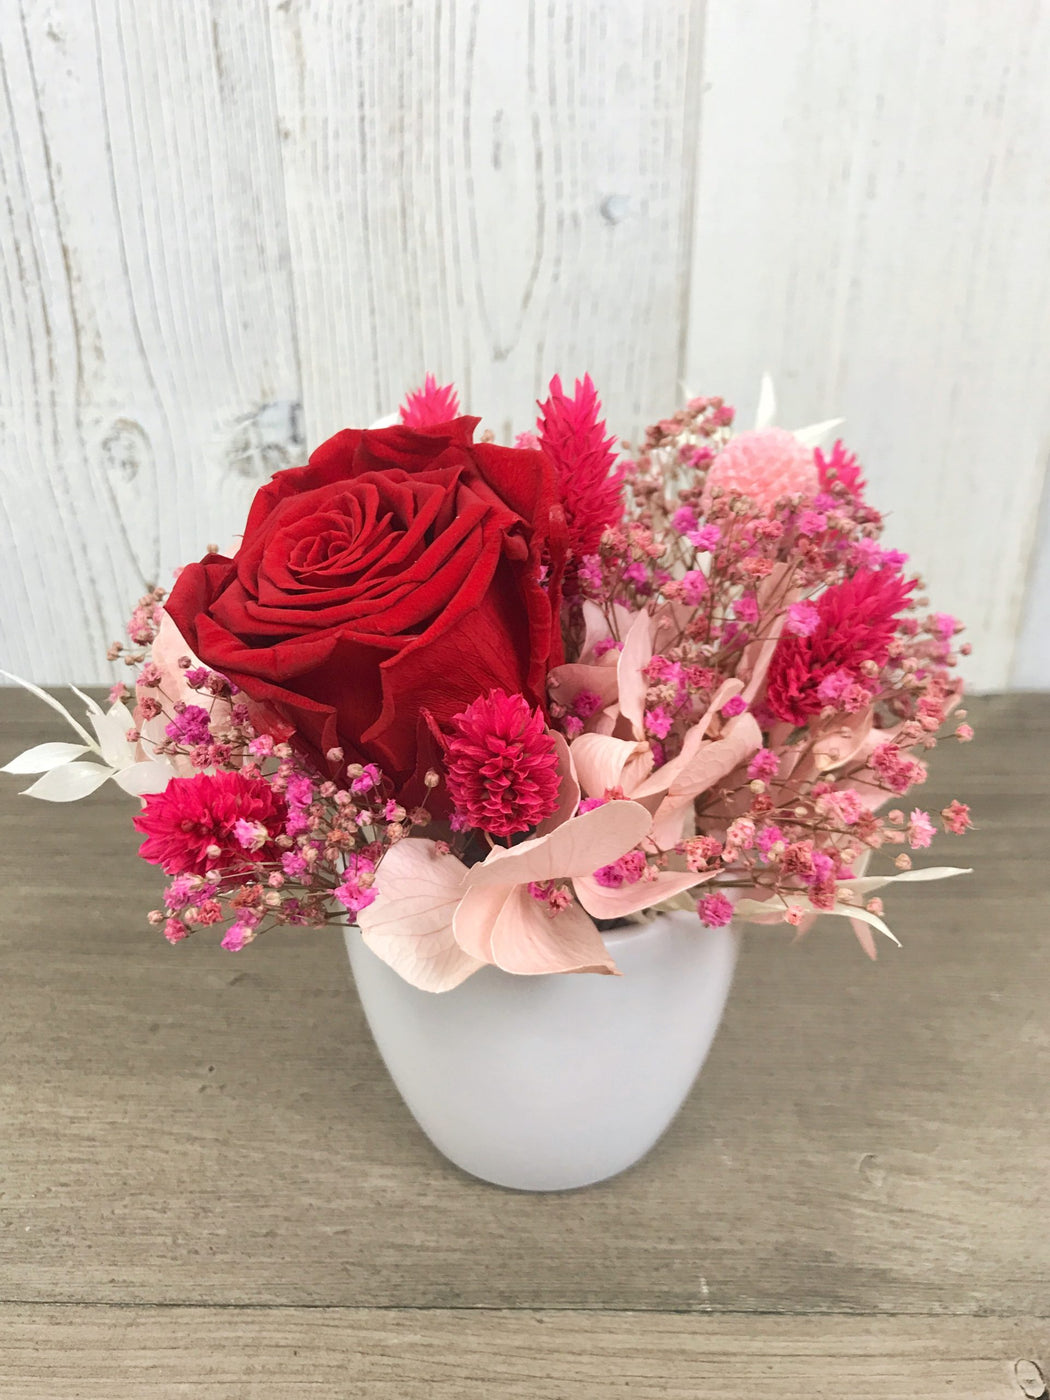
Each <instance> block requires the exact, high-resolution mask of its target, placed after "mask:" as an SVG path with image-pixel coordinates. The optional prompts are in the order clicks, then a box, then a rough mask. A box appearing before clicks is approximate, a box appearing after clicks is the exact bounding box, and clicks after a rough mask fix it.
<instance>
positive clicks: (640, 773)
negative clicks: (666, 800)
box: [570, 734, 662, 797]
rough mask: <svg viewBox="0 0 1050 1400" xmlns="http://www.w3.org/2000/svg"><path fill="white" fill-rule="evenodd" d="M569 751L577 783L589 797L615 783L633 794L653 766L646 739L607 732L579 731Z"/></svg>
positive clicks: (627, 793) (598, 793)
mask: <svg viewBox="0 0 1050 1400" xmlns="http://www.w3.org/2000/svg"><path fill="white" fill-rule="evenodd" d="M570 752H571V753H572V761H573V763H574V765H575V767H576V775H577V777H578V778H579V780H580V787H581V788H582V789H583V791H584V792H585V793H586V794H587V796H588V797H604V795H605V793H606V792H607V791H608V790H609V789H610V788H617V787H618V788H622V789H623V791H624V794H625V795H626V796H628V797H634V788H635V787H636V786H637V785H638V784H639V783H641V782H642V781H643V780H644V779H645V778H646V777H647V776H648V775H649V773H650V771H651V770H652V766H653V752H652V749H651V748H650V747H649V745H648V744H647V743H645V742H644V741H642V742H639V741H636V740H634V739H614V738H613V737H612V735H609V734H581V735H580V737H579V738H578V739H574V740H573V741H572V745H571V746H570ZM659 790H660V791H662V788H661V789H659Z"/></svg>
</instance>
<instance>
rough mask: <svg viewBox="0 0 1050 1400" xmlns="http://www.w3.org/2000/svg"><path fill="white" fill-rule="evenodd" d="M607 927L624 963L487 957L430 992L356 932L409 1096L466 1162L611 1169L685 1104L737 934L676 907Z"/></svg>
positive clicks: (517, 1178) (363, 982)
mask: <svg viewBox="0 0 1050 1400" xmlns="http://www.w3.org/2000/svg"><path fill="white" fill-rule="evenodd" d="M604 938H605V942H606V944H607V945H608V947H609V950H610V952H611V953H612V956H613V958H614V959H615V961H616V964H617V966H618V967H619V968H620V971H621V972H622V974H623V975H622V976H621V977H606V976H600V975H596V974H592V973H581V974H567V975H566V974H563V975H560V976H542V977H517V976H514V975H512V974H510V973H506V972H501V971H499V970H498V969H497V968H493V967H485V968H482V969H481V970H480V971H479V972H476V973H475V974H474V975H473V976H472V977H468V978H467V980H466V981H465V982H463V983H462V984H461V985H460V986H459V987H456V988H454V989H453V990H452V991H450V992H442V993H439V994H434V993H431V992H421V991H419V990H418V988H416V987H412V986H410V985H409V984H408V983H407V982H405V981H404V980H403V979H402V978H401V977H399V976H398V975H397V973H396V972H394V971H393V970H392V969H391V968H389V967H388V966H387V965H386V963H384V962H382V961H381V960H380V959H379V958H377V957H376V955H375V954H374V953H373V952H372V951H371V950H370V949H369V948H367V947H366V946H365V945H364V943H363V942H362V940H361V935H360V933H359V932H358V930H357V929H356V928H348V929H347V930H346V944H347V950H348V952H349V954H350V963H351V966H352V968H353V972H354V979H355V981H356V983H357V989H358V993H359V995H360V997H361V1004H362V1006H363V1007H364V1011H365V1015H366V1017H367V1018H368V1024H369V1027H370V1028H371V1031H372V1035H373V1036H374V1038H375V1042H376V1045H377V1046H378V1047H379V1052H380V1054H381V1055H382V1057H383V1060H384V1061H385V1063H386V1067H387V1069H388V1070H389V1071H390V1075H391V1077H392V1078H393V1080H394V1083H395V1084H396V1085H397V1088H398V1090H399V1091H400V1093H401V1097H402V1098H403V1099H404V1101H405V1103H406V1104H407V1105H408V1107H409V1109H410V1110H411V1112H412V1115H413V1117H414V1118H415V1120H416V1122H417V1123H418V1124H419V1126H420V1127H421V1128H422V1129H423V1131H424V1132H425V1133H426V1135H427V1137H428V1138H429V1139H430V1140H431V1142H432V1143H433V1144H434V1146H435V1147H436V1148H437V1149H438V1150H439V1151H440V1152H443V1153H444V1154H445V1156H446V1157H448V1158H449V1159H450V1161H452V1162H454V1163H455V1164H456V1166H458V1167H462V1168H463V1170H464V1171H466V1172H469V1173H470V1174H471V1175H472V1176H477V1177H481V1178H482V1180H484V1181H490V1182H493V1183H495V1184H496V1185H497V1186H509V1187H513V1188H515V1189H517V1190H519V1191H564V1190H568V1189H570V1188H572V1187H577V1186H587V1185H590V1184H591V1183H593V1182H596V1181H603V1180H605V1178H607V1177H610V1176H615V1175H616V1174H617V1172H622V1171H624V1170H625V1169H626V1168H627V1167H629V1166H631V1165H633V1163H635V1162H637V1161H638V1160H639V1158H641V1157H643V1156H644V1155H645V1154H646V1153H647V1152H648V1151H649V1149H650V1148H651V1147H652V1146H653V1145H654V1143H655V1142H656V1141H657V1139H658V1138H659V1137H660V1136H661V1135H662V1134H663V1132H664V1131H665V1130H666V1129H667V1128H668V1127H669V1125H670V1123H671V1121H672V1120H673V1118H674V1116H675V1114H676V1113H677V1112H678V1110H679V1109H680V1108H681V1106H682V1104H683V1103H684V1101H685V1099H686V1096H687V1095H688V1093H689V1090H690V1088H691V1087H692V1084H693V1081H694V1080H695V1078H696V1075H697V1073H698V1071H699V1070H700V1067H701V1065H702V1064H703V1062H704V1059H705V1058H706V1056H707V1052H708V1050H709V1049H710V1046H711V1042H712V1040H713V1039H714V1036H715V1031H716V1030H717V1029H718V1024H719V1021H720V1020H721V1018H722V1011H723V1008H724V1007H725V1003H726V997H727V996H728V994H729V987H730V984H731V982H732V979H733V970H734V967H735V964H736V957H737V950H738V946H739V935H738V934H737V933H736V932H735V931H734V930H732V929H731V928H723V929H705V928H704V927H703V926H702V925H701V924H700V923H699V922H698V920H697V917H696V915H695V914H693V913H673V914H661V915H659V916H657V918H656V919H654V920H653V921H652V922H651V923H648V924H644V925H639V926H637V927H634V928H630V929H623V930H616V931H614V932H611V933H607V934H605V935H604Z"/></svg>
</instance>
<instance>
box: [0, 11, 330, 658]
mask: <svg viewBox="0 0 1050 1400" xmlns="http://www.w3.org/2000/svg"><path fill="white" fill-rule="evenodd" d="M0 45H2V65H3V69H2V75H0V76H2V84H0V122H2V123H3V125H2V128H0V163H2V165H0V180H2V182H3V187H4V193H5V202H4V210H3V214H2V216H0V217H2V218H3V221H4V227H3V228H2V232H0V275H2V277H3V283H2V291H0V302H2V305H0V396H2V413H0V551H2V557H3V558H4V559H5V561H7V563H8V566H9V567H8V568H7V569H6V570H5V580H4V599H3V609H2V631H0V665H3V666H4V667H5V668H6V669H10V670H14V671H16V672H20V673H21V674H24V675H29V676H31V677H33V678H35V679H36V680H38V681H52V682H54V681H59V680H63V679H75V680H102V679H105V678H106V677H107V676H108V674H109V672H110V669H111V668H109V667H108V666H107V665H106V664H105V656H104V653H105V648H106V644H107V642H108V641H109V640H110V639H111V638H112V637H114V636H115V635H117V633H118V632H119V630H120V627H121V625H122V622H123V619H124V618H126V616H127V614H128V612H129V610H130V605H131V604H132V603H133V602H134V601H135V599H136V598H137V596H138V595H139V593H140V592H141V591H142V587H143V585H144V584H145V583H147V582H152V581H154V580H157V581H161V582H164V581H166V580H169V579H170V576H171V571H172V569H173V568H174V567H175V566H176V565H177V564H180V563H183V562H185V561H186V560H187V559H190V558H194V557H197V556H199V555H200V553H202V552H203V549H204V547H205V545H206V544H207V543H208V542H209V541H210V540H216V541H217V542H220V543H225V542H226V539H227V538H228V537H229V536H230V535H231V534H232V532H233V531H234V530H235V529H236V528H237V526H238V525H239V524H240V522H241V521H242V520H243V515H244V510H245V507H246V504H247V501H248V500H249V498H250V494H251V492H252V491H253V490H254V488H255V486H257V485H258V483H259V482H260V481H262V480H263V479H265V477H266V476H267V475H268V473H269V471H271V470H273V469H274V468H275V467H277V466H280V465H285V464H287V463H288V462H289V461H290V460H294V459H295V458H297V457H298V456H299V455H300V452H301V446H302V444H301V442H299V441H297V438H298V429H297V427H296V423H297V415H296V414H293V413H292V412H291V409H290V405H293V404H295V403H296V402H297V401H298V399H299V377H298V366H297V358H296V351H295V330H294V323H293V318H292V313H291V285H290V280H289V275H288V255H287V241H286V222H285V217H284V193H283V182H282V176H281V159H280V142H279V139H278V134H277V119H276V112H275V110H274V105H273V84H272V78H271V64H270V58H269V26H268V22H267V17H266V15H265V12H264V11H263V10H262V9H261V8H260V7H259V6H258V5H256V4H253V3H250V0H222V3H220V4H217V5H215V6H210V5H208V4H205V3H192V4H181V3H180V4H178V5H166V4H160V3H145V4H142V5H139V4H134V5H131V4H127V3H122V0H96V2H95V3H93V4H88V3H85V0H66V2H65V3H55V0H47V3H41V0H25V3H21V4H19V3H16V2H15V0H10V2H9V3H5V4H3V5H2V6H0ZM265 405H270V407H269V409H268V410H267V411H265V412H263V413H262V415H261V416H260V415H259V410H260V408H262V407H263V406H265ZM12 564H13V565H14V566H13V567H11V566H12Z"/></svg>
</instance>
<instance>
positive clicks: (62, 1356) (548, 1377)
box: [0, 1307, 1050, 1400]
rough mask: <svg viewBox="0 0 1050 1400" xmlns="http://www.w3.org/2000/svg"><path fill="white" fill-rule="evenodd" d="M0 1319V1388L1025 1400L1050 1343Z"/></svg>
mask: <svg viewBox="0 0 1050 1400" xmlns="http://www.w3.org/2000/svg"><path fill="white" fill-rule="evenodd" d="M0 1329H2V1335H3V1350H2V1352H0V1397H2V1400H65V1397H67V1396H76V1397H77V1400H132V1397H134V1400H142V1397H149V1400H175V1397H184V1396H187V1395H193V1396H196V1395H201V1396H207V1397H208V1400H286V1397H288V1396H292V1395H294V1396H297V1397H298V1396H309V1397H310V1400H387V1398H389V1400H492V1398H493V1397H494V1396H498V1397H499V1400H504V1397H505V1398H506V1400H564V1397H565V1396H571V1397H572V1400H609V1397H610V1396H615V1395H629V1396H630V1397H631V1400H696V1397H697V1396H703V1397H704V1400H754V1397H755V1396H759V1395H769V1396H773V1397H775V1398H776V1400H841V1397H842V1396H849V1397H850V1400H931V1397H933V1396H957V1397H959V1398H960V1400H963V1398H964V1400H1020V1397H1021V1396H1023V1395H1024V1393H1025V1392H1024V1391H1023V1390H1021V1389H1020V1387H1019V1385H1018V1383H1017V1377H1018V1375H1019V1374H1020V1375H1022V1376H1023V1375H1026V1374H1027V1375H1033V1374H1035V1375H1038V1374H1039V1373H1040V1372H1041V1371H1042V1369H1043V1364H1045V1363H1041V1362H1040V1360H1039V1359H1038V1358H1040V1357H1045V1356H1046V1355H1047V1354H1048V1351H1050V1329H1048V1328H1047V1326H1046V1325H1045V1324H1042V1325H1041V1324H1038V1323H1025V1322H1019V1321H1016V1320H1008V1319H1001V1318H979V1319H976V1318H965V1319H958V1318H939V1319H937V1320H935V1321H933V1322H931V1321H930V1320H929V1319H927V1318H844V1317H835V1318H771V1317H755V1318H740V1317H727V1318H721V1317H719V1318H715V1317H703V1318H698V1317H682V1316H670V1317H667V1316H663V1317H662V1316H653V1315H639V1314H638V1313H615V1312H610V1313H569V1314H566V1313H557V1312H536V1313H505V1312H492V1313H450V1312H411V1313H404V1312H393V1313H382V1312H369V1311H359V1310H354V1309H328V1308H321V1309H314V1310H303V1309H296V1308H290V1309H273V1310H271V1309H262V1310H247V1311H246V1310H241V1309H236V1308H234V1309H224V1310H222V1311H202V1310H200V1309H188V1310H187V1309H147V1308H105V1307H102V1308H64V1309H56V1308H49V1307H42V1308H30V1309H27V1308H0ZM1033 1358H1035V1359H1033ZM1025 1367H1027V1368H1029V1369H1027V1370H1025V1369H1023V1368H1025Z"/></svg>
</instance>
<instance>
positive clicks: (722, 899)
mask: <svg viewBox="0 0 1050 1400" xmlns="http://www.w3.org/2000/svg"><path fill="white" fill-rule="evenodd" d="M696 912H697V913H698V914H699V915H700V922H701V923H702V924H705V925H706V926H707V927H708V928H725V926H726V924H728V923H731V922H732V919H733V904H732V901H731V900H729V899H727V898H726V896H725V895H724V894H707V895H704V897H703V898H702V899H699V900H697V904H696Z"/></svg>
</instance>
